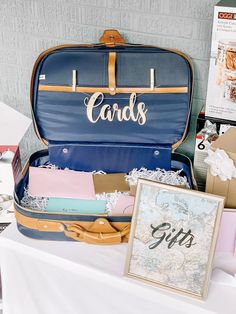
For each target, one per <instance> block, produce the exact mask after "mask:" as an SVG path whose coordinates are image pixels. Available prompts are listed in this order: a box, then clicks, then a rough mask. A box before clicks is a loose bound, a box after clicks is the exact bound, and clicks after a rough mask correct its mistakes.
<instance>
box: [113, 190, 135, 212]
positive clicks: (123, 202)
mask: <svg viewBox="0 0 236 314" xmlns="http://www.w3.org/2000/svg"><path fill="white" fill-rule="evenodd" d="M133 209H134V196H129V195H121V196H120V197H119V198H118V200H117V203H116V206H115V208H114V209H113V210H112V213H111V214H112V215H114V214H127V215H131V214H132V213H133Z"/></svg>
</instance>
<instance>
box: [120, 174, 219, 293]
mask: <svg viewBox="0 0 236 314" xmlns="http://www.w3.org/2000/svg"><path fill="white" fill-rule="evenodd" d="M223 208H224V198H223V197H221V196H215V195H211V194H207V193H203V192H198V191H193V190H188V189H182V188H177V187H175V186H170V185H165V184H160V183H157V182H152V181H148V180H144V179H139V182H138V187H137V193H136V200H135V205H134V212H133V218H132V225H131V232H130V239H129V246H128V252H127V257H126V264H125V272H124V275H125V276H127V277H130V278H134V279H136V280H140V281H142V282H145V283H149V284H152V285H155V286H158V287H161V288H166V289H168V290H169V291H172V292H175V293H180V294H183V295H186V296H190V297H194V298H198V299H206V297H207V294H208V287H209V281H210V276H211V272H212V262H213V257H214V252H215V247H216V241H217V236H218V231H219V225H220V220H221V215H222V212H223Z"/></svg>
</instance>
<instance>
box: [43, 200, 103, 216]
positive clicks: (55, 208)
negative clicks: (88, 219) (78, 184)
mask: <svg viewBox="0 0 236 314" xmlns="http://www.w3.org/2000/svg"><path fill="white" fill-rule="evenodd" d="M45 210H46V211H48V212H63V213H78V214H103V213H105V210H106V201H102V200H81V199H70V198H49V199H48V204H47V207H46V209H45Z"/></svg>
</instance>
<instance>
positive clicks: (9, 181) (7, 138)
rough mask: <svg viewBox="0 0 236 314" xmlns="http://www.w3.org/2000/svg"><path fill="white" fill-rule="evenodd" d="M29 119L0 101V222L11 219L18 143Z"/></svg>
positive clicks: (18, 156)
mask: <svg viewBox="0 0 236 314" xmlns="http://www.w3.org/2000/svg"><path fill="white" fill-rule="evenodd" d="M30 124H31V119H29V118H27V117H25V116H24V115H23V114H21V113H19V112H17V111H16V110H14V109H12V108H11V107H9V106H7V105H6V104H4V103H2V102H0V222H1V223H2V222H10V221H12V219H13V214H12V213H13V201H12V200H13V191H14V185H15V182H17V180H18V179H19V177H20V173H21V159H20V151H19V144H20V141H21V139H22V138H23V136H24V134H25V132H26V131H27V129H28V128H29V126H30Z"/></svg>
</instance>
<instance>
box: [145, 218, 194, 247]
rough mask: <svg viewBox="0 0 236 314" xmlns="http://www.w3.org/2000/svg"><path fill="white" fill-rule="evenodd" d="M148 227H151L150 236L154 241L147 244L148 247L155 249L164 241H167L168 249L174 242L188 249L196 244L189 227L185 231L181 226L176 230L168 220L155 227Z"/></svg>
mask: <svg viewBox="0 0 236 314" xmlns="http://www.w3.org/2000/svg"><path fill="white" fill-rule="evenodd" d="M150 227H151V228H152V237H153V238H154V239H155V242H153V243H152V244H150V245H149V249H155V248H156V247H157V246H158V245H160V244H161V243H162V242H164V241H165V242H167V243H168V245H167V247H168V249H171V248H172V247H173V246H174V245H175V244H178V245H179V246H185V247H186V248H188V249H189V248H190V247H191V246H193V245H195V244H196V243H193V240H194V235H193V234H192V231H191V229H189V230H188V231H187V232H184V230H183V228H181V229H180V230H179V231H176V230H175V229H174V228H172V226H171V224H170V223H168V222H163V223H162V224H160V225H158V226H156V227H155V226H153V225H151V226H150ZM167 231H168V232H167Z"/></svg>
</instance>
